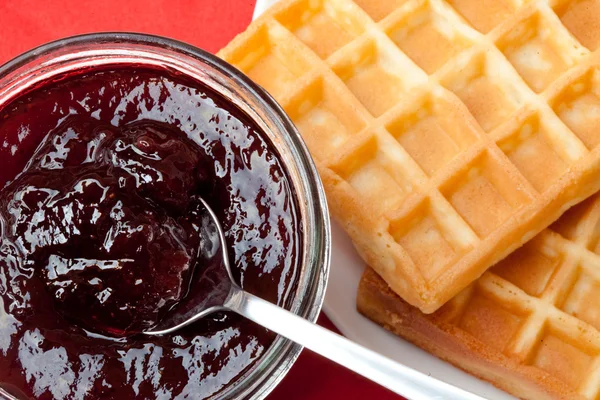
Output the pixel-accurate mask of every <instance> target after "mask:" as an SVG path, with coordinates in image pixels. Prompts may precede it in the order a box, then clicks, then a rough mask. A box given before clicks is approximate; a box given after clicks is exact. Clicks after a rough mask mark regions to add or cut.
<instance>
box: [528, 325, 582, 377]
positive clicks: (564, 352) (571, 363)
mask: <svg viewBox="0 0 600 400" xmlns="http://www.w3.org/2000/svg"><path fill="white" fill-rule="evenodd" d="M553 328H554V327H551V326H548V327H546V328H545V329H544V330H543V331H542V334H541V335H540V336H539V338H538V340H537V346H536V347H535V348H534V350H533V352H532V354H531V355H530V362H529V364H531V365H533V366H535V367H537V368H540V369H541V370H544V371H546V372H548V373H549V374H550V375H552V376H555V377H556V378H558V379H560V380H562V381H563V382H565V383H566V384H567V385H569V386H570V387H572V388H577V387H578V386H579V385H580V384H581V383H582V382H583V381H584V379H585V378H586V377H587V376H589V374H590V372H591V371H590V370H591V368H592V363H593V361H594V356H593V354H594V352H593V351H590V349H586V348H585V347H584V346H585V344H584V342H583V341H579V340H577V338H573V337H569V336H568V335H565V334H563V333H562V332H560V331H558V330H555V329H553Z"/></svg>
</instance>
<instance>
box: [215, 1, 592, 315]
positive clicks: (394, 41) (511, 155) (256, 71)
mask: <svg viewBox="0 0 600 400" xmlns="http://www.w3.org/2000/svg"><path fill="white" fill-rule="evenodd" d="M590 8H591V10H590ZM594 10H595V11H596V15H600V1H597V0H574V1H553V2H549V1H533V0H484V1H480V0H475V1H472V0H448V1H443V0H404V1H402V0H380V1H369V0H356V1H355V2H352V1H348V0H291V1H285V2H283V3H282V4H281V5H279V6H276V7H274V8H273V9H272V10H271V11H270V12H268V13H267V14H266V15H265V16H264V17H262V18H261V19H259V20H258V21H256V22H255V23H253V24H252V26H251V27H250V28H249V30H248V31H247V32H246V33H244V34H243V35H242V36H241V37H238V38H237V39H236V40H234V41H233V42H232V43H231V44H230V45H229V46H228V47H226V48H225V49H224V50H222V51H221V53H220V56H221V57H223V58H224V59H225V60H227V61H229V62H230V63H232V64H234V65H236V66H237V67H238V68H240V69H241V70H242V71H244V72H245V73H246V74H248V75H249V76H250V77H251V78H253V79H254V80H255V81H256V82H258V83H259V84H261V85H263V86H264V87H265V88H266V89H267V90H268V91H269V92H270V93H271V94H272V95H273V96H274V97H275V98H276V99H277V100H278V101H279V102H280V104H282V105H283V107H284V108H285V110H286V111H287V112H288V114H289V115H290V116H291V118H292V120H293V121H294V122H295V124H296V125H297V127H298V128H299V130H300V132H301V133H302V135H303V137H304V139H305V140H306V142H307V144H308V147H309V149H310V150H311V152H312V154H313V156H314V157H315V159H316V161H317V164H318V166H319V169H320V172H321V174H322V177H323V179H324V182H325V186H326V189H327V190H328V195H329V197H330V203H331V204H332V209H333V210H332V211H333V213H334V215H335V216H336V217H337V218H338V219H339V220H340V221H342V223H343V225H344V226H345V228H346V230H347V231H348V233H349V234H350V236H351V237H352V238H353V240H354V242H355V244H356V246H357V249H358V250H359V252H360V253H361V254H362V255H363V257H364V258H365V260H366V261H367V262H368V263H369V264H370V265H372V266H373V267H374V268H375V269H376V270H377V272H378V273H379V274H380V275H381V276H382V277H383V278H384V279H385V280H386V281H387V282H388V284H390V286H391V287H392V288H393V289H394V291H396V292H397V293H398V294H400V295H401V296H402V297H403V298H404V299H405V300H407V301H408V302H409V303H411V304H413V305H416V306H418V307H419V308H421V310H423V311H424V312H433V311H435V310H436V309H437V308H439V307H440V306H441V305H442V304H443V303H444V302H446V301H447V300H449V299H450V298H452V297H453V296H454V295H456V294H457V293H458V292H459V291H460V290H462V289H463V288H465V287H466V286H467V285H468V284H469V283H471V282H472V281H473V280H475V279H476V278H477V277H479V276H480V275H481V274H482V273H483V272H484V271H485V269H486V268H488V267H489V266H490V265H492V264H493V263H494V262H496V261H498V260H499V259H501V258H502V257H503V256H505V255H507V254H509V252H510V251H512V250H514V249H515V248H517V247H518V246H519V245H521V244H522V243H524V242H525V241H527V240H528V239H531V238H532V237H533V236H534V235H535V234H536V233H538V232H539V231H541V230H542V229H543V228H545V226H547V225H548V224H549V223H551V222H552V221H553V220H554V219H556V218H558V216H559V215H560V213H561V212H562V211H564V209H565V208H566V207H565V204H564V203H557V202H556V199H560V200H562V201H564V202H567V203H569V204H566V206H570V205H572V204H574V203H575V202H577V201H580V200H582V199H583V198H585V197H587V196H589V195H591V194H592V193H593V192H594V191H595V189H597V187H595V186H594V187H592V186H593V184H591V185H592V186H590V185H583V184H582V181H583V180H584V178H583V177H584V175H585V174H586V173H589V172H590V170H592V169H594V168H598V161H599V159H600V153H599V152H598V150H597V145H598V144H599V143H600V135H599V134H597V133H596V132H595V128H594V126H597V123H599V122H600V82H599V81H598V80H599V79H600V69H597V67H596V65H597V64H598V59H599V58H600V56H599V55H598V54H597V52H596V49H597V48H598V47H600V35H595V34H593V33H590V32H589V30H590V29H589V27H590V24H593V23H598V21H600V17H598V18H599V19H598V21H595V20H593V17H590V16H589V15H588V13H593V12H594ZM582 15H584V16H586V18H583V19H582V18H581V16H582ZM590 19H591V20H590ZM586 23H587V26H585V25H582V24H586ZM599 31H600V30H599ZM432 144H435V145H432ZM567 173H569V174H570V175H569V176H568V177H565V175H566V174H567ZM578 186H580V187H585V189H577V187H578ZM561 193H562V194H563V195H564V193H568V194H567V195H566V197H565V196H563V197H560V196H559V194H561ZM527 227H529V230H527V229H526V228H527ZM515 235H517V236H516V237H515Z"/></svg>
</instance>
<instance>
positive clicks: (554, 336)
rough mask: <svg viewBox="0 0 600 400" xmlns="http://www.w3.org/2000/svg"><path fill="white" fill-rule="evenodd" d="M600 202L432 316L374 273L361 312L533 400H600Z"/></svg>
mask: <svg viewBox="0 0 600 400" xmlns="http://www.w3.org/2000/svg"><path fill="white" fill-rule="evenodd" d="M599 298H600V195H596V196H594V197H593V198H592V199H590V200H587V201H585V202H584V203H582V204H580V205H578V206H577V207H574V208H573V209H572V210H570V211H569V212H567V213H566V214H565V215H563V216H562V217H561V218H560V219H559V220H558V221H557V222H556V223H555V224H554V225H552V226H551V227H550V228H547V229H546V230H544V231H542V232H541V233H540V234H539V235H538V236H536V237H535V238H534V239H533V240H532V241H530V242H528V243H527V244H525V245H524V246H523V247H521V248H520V249H519V250H517V251H516V252H514V253H513V254H511V255H510V256H509V257H507V258H506V259H504V260H503V261H501V262H500V263H498V264H496V265H495V266H494V267H492V268H491V269H490V270H488V271H487V272H486V273H484V274H483V276H482V277H481V278H479V279H478V280H477V281H475V282H474V283H473V284H472V285H471V286H469V287H468V288H467V289H465V290H464V291H462V292H461V293H460V294H459V295H457V296H456V297H454V298H453V299H452V300H451V301H449V302H448V303H446V304H445V305H444V306H443V307H442V308H440V309H439V310H438V311H437V312H436V313H434V314H429V315H426V314H423V313H421V312H420V311H419V310H418V309H416V308H414V307H412V306H410V305H408V304H407V303H406V302H404V301H403V300H402V299H400V298H399V297H398V296H397V295H395V294H394V293H393V292H391V290H390V289H389V288H388V287H387V285H386V284H385V282H384V281H383V280H382V279H381V278H379V276H378V275H377V274H376V273H375V272H374V271H373V270H372V269H368V270H367V271H366V272H365V274H364V275H363V278H362V280H361V283H360V287H359V295H358V307H359V310H360V311H361V312H362V313H363V314H365V315H366V316H368V317H369V318H371V319H373V320H374V321H376V322H377V323H379V324H381V325H384V326H385V327H386V328H387V329H389V330H391V331H392V332H394V333H396V334H398V335H400V336H403V337H405V338H406V339H408V340H410V341H412V342H414V343H415V344H417V345H419V346H420V347H422V348H424V349H426V350H427V351H429V352H431V353H433V354H435V355H437V356H439V357H440V358H442V359H445V360H447V361H450V362H451V363H453V364H455V365H457V366H459V367H461V368H463V369H465V370H467V371H468V372H471V373H473V374H474V375H476V376H479V377H481V378H484V379H486V380H489V381H491V382H492V383H494V384H495V385H497V386H499V387H500V388H502V389H504V390H506V391H508V392H510V393H512V394H514V395H516V396H518V397H522V398H526V399H545V398H547V399H584V398H585V399H600V303H599V302H598V299H599Z"/></svg>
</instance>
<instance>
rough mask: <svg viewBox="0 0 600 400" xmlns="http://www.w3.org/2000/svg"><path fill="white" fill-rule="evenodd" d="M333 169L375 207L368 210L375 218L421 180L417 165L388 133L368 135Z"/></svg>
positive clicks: (392, 207)
mask: <svg viewBox="0 0 600 400" xmlns="http://www.w3.org/2000/svg"><path fill="white" fill-rule="evenodd" d="M388 136H389V135H388ZM411 164H413V165H414V167H413V168H412V169H413V170H412V171H411V170H410V165H411ZM331 168H332V170H333V171H334V172H336V173H337V174H338V175H339V176H340V177H341V178H342V179H344V180H345V181H346V182H347V183H348V184H350V186H352V188H353V189H354V190H355V191H356V192H357V194H358V196H359V197H360V199H361V202H362V203H364V204H369V205H372V206H373V207H372V209H370V210H369V212H371V213H372V215H373V217H376V216H377V215H381V214H382V213H384V212H387V211H390V210H392V209H395V208H397V207H398V206H399V204H401V203H402V201H403V200H404V198H405V197H406V196H407V195H408V194H409V193H411V192H412V190H413V188H414V186H415V183H417V182H420V181H422V179H420V178H419V177H418V172H417V171H418V166H416V164H414V161H412V160H411V159H410V156H409V155H408V154H406V153H405V152H404V150H403V149H402V148H401V147H400V146H399V145H398V144H397V143H396V142H395V141H394V139H393V138H391V137H389V138H388V137H386V135H371V136H369V137H368V138H366V139H364V140H363V142H362V143H360V144H358V145H356V147H355V148H354V149H353V151H351V152H350V153H349V154H347V155H346V156H345V157H344V159H343V160H341V161H340V162H338V163H337V164H336V165H334V166H332V167H331ZM415 170H416V171H415ZM415 172H416V173H415Z"/></svg>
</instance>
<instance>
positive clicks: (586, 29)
mask: <svg viewBox="0 0 600 400" xmlns="http://www.w3.org/2000/svg"><path fill="white" fill-rule="evenodd" d="M552 3H554V11H555V12H556V14H557V15H558V17H559V18H560V20H561V21H562V23H563V24H564V26H565V27H566V28H567V29H568V30H569V31H570V32H571V33H572V34H573V36H575V37H576V38H577V40H579V42H580V43H581V44H582V45H584V46H585V47H587V48H588V49H590V50H592V51H594V50H596V49H598V47H600V0H554V1H552Z"/></svg>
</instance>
